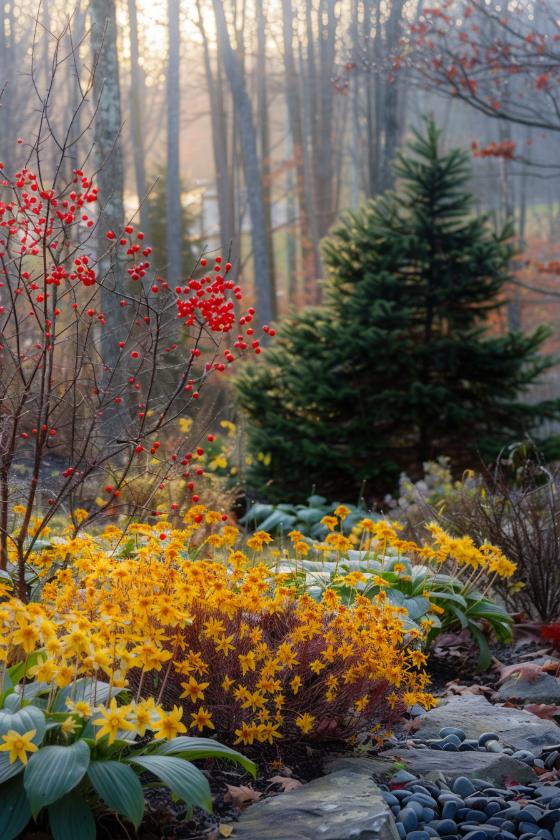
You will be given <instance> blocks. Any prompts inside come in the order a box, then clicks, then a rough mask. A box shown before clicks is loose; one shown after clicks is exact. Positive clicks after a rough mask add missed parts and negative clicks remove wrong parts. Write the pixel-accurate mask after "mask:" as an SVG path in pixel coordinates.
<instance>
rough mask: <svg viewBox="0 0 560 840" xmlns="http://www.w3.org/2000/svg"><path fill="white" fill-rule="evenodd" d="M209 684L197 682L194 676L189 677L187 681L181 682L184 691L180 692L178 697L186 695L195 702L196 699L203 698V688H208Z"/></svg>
mask: <svg viewBox="0 0 560 840" xmlns="http://www.w3.org/2000/svg"><path fill="white" fill-rule="evenodd" d="M209 685H210V683H207V682H203V683H199V682H197V681H196V680H195V678H194V677H189V681H188V682H182V683H181V688H182V689H184V691H183V692H182V693H181V695H180V697H181V698H183V697H188V698H189V700H190V701H191V703H196V701H197V700H203V699H204V689H205V688H208V686H209Z"/></svg>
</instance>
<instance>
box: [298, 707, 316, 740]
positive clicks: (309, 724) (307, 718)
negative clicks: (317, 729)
mask: <svg viewBox="0 0 560 840" xmlns="http://www.w3.org/2000/svg"><path fill="white" fill-rule="evenodd" d="M314 723H315V717H314V716H313V715H310V714H309V713H308V712H305V714H303V715H298V716H297V718H296V726H297V728H298V729H299V730H300V732H301V733H302V735H308V734H309V733H310V732H311V730H312V729H313V724H314Z"/></svg>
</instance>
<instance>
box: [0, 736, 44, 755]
mask: <svg viewBox="0 0 560 840" xmlns="http://www.w3.org/2000/svg"><path fill="white" fill-rule="evenodd" d="M36 734H37V730H36V729H30V730H29V732H24V733H23V735H22V734H21V733H20V732H16V731H15V729H10V730H9V731H8V732H7V733H6V734H5V735H2V740H3V741H4V743H3V744H0V750H1V751H2V752H7V753H9V759H10V764H13V763H14V761H15V760H16V759H18V758H19V760H20V761H21V763H22V764H27V753H34V752H37V750H38V749H39V747H38V746H37V744H34V743H33V738H34V737H35V735H36Z"/></svg>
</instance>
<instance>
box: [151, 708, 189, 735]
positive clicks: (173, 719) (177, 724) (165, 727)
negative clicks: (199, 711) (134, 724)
mask: <svg viewBox="0 0 560 840" xmlns="http://www.w3.org/2000/svg"><path fill="white" fill-rule="evenodd" d="M182 717H183V710H182V709H180V708H179V707H178V706H173V710H172V711H171V712H160V715H159V720H158V721H157V723H156V724H155V726H154V732H155V733H156V738H167V740H168V741H170V740H171V739H172V738H175V736H176V735H177V733H178V732H186V731H187V727H186V726H185V724H184V723H182V721H181V718H182Z"/></svg>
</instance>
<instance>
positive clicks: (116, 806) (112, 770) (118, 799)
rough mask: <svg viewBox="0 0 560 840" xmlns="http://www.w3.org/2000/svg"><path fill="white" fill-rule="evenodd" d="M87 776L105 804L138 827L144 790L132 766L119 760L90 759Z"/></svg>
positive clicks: (142, 806)
mask: <svg viewBox="0 0 560 840" xmlns="http://www.w3.org/2000/svg"><path fill="white" fill-rule="evenodd" d="M88 776H89V779H90V781H91V783H92V785H93V787H94V788H95V790H96V791H97V793H98V794H99V796H100V797H101V799H102V800H103V802H104V803H105V805H107V807H108V808H111V809H112V810H113V811H116V812H117V813H118V814H122V815H123V817H126V819H127V820H130V822H131V823H132V824H133V825H134V827H135V828H138V826H139V825H140V823H141V822H142V817H143V816H144V792H143V790H142V785H141V784H140V780H139V778H138V776H137V775H136V773H135V772H134V770H133V769H132V767H129V766H128V764H123V763H122V762H120V761H92V762H90V765H89V767H88Z"/></svg>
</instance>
